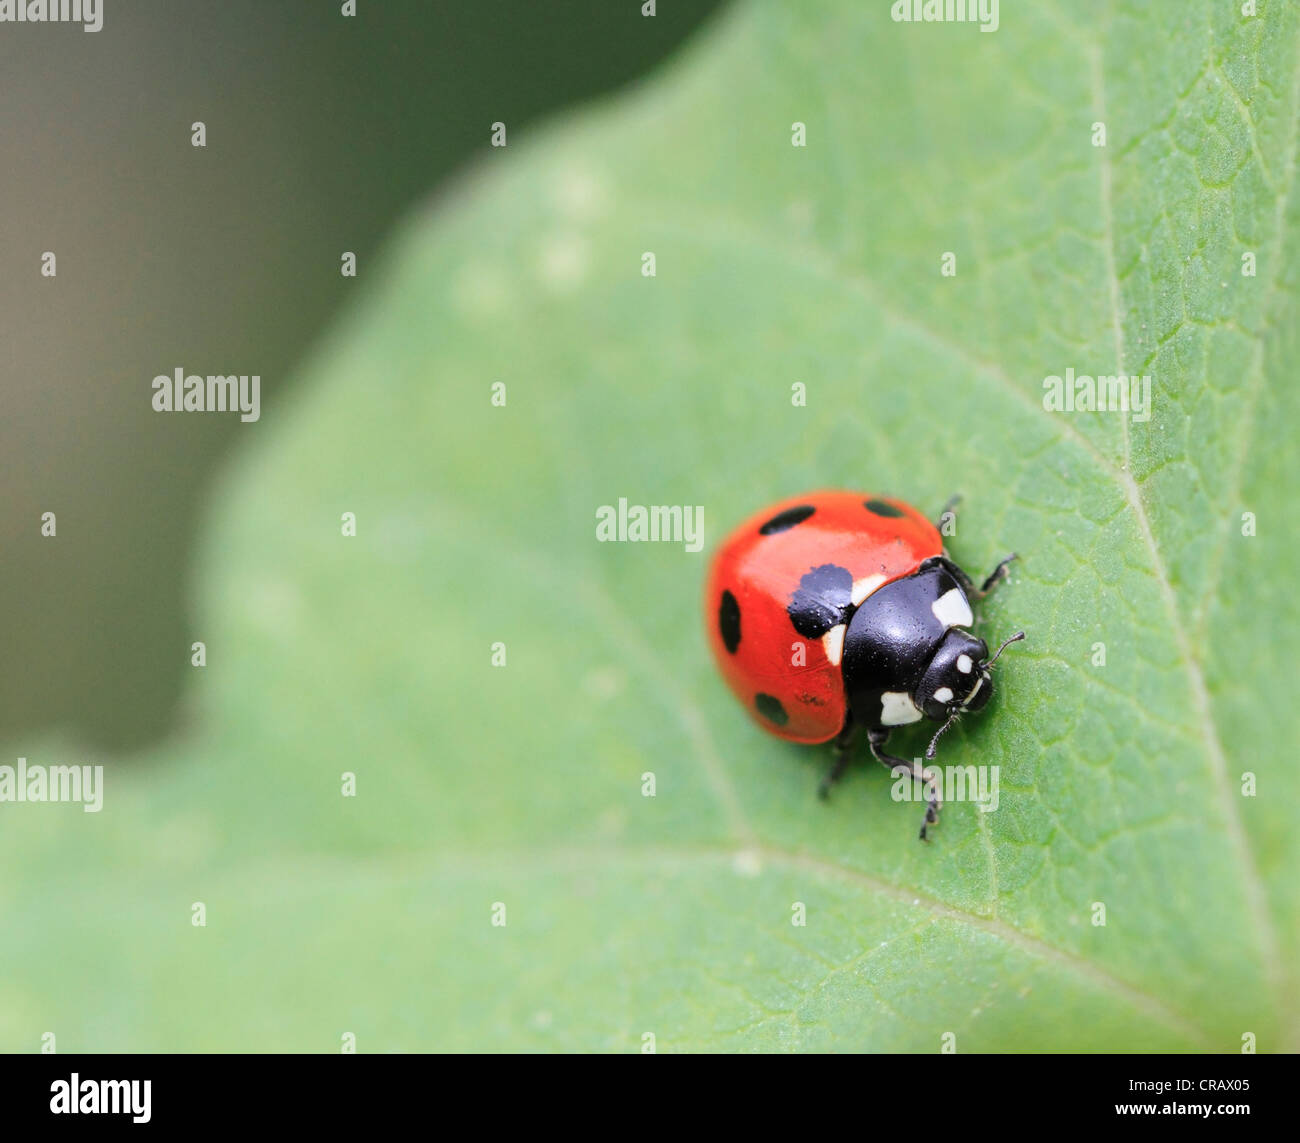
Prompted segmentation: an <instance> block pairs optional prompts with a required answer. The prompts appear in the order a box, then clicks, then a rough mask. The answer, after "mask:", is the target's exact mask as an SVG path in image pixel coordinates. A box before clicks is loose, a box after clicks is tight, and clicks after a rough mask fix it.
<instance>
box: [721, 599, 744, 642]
mask: <svg viewBox="0 0 1300 1143" xmlns="http://www.w3.org/2000/svg"><path fill="white" fill-rule="evenodd" d="M718 632H719V634H721V636H722V642H723V644H724V645H725V646H726V648H727V650H728V651H730V652H731V653H732V654H733V655H734V654H735V653H736V648H737V647H739V646H740V604H739V603H737V602H736V597H735V596H734V595H732V594H731V592H729V591H724V592H723V593H722V603H721V604H719V606H718Z"/></svg>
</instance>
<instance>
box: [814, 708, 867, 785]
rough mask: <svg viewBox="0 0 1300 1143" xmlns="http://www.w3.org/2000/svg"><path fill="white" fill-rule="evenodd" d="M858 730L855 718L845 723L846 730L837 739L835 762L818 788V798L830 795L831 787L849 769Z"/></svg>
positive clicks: (834, 751) (834, 749) (834, 754)
mask: <svg viewBox="0 0 1300 1143" xmlns="http://www.w3.org/2000/svg"><path fill="white" fill-rule="evenodd" d="M857 733H858V728H857V727H856V726H855V725H854V724H853V718H852V716H850V717H849V718H848V719H847V720H846V721H845V723H844V729H843V730H841V731H840V733H839V736H838V737H837V738H836V739H835V745H834V747H833V757H834V759H835V761H834V762H832V763H831V768H830V770H829V771H827V774H826V777H824V778H823V779H822V780H821V785H820V786H818V787H817V796H818V797H819V798H822V799H823V800H824V799H825V798H827V797H828V796H829V795H830V792H831V787H832V786H833V785H835V783H836V782H838V781H839V780H840V779H841V778H842V777H843V776H844V771H845V770H847V769H848V768H849V761H850V760H851V759H852V758H853V739H854V738H855V737H857Z"/></svg>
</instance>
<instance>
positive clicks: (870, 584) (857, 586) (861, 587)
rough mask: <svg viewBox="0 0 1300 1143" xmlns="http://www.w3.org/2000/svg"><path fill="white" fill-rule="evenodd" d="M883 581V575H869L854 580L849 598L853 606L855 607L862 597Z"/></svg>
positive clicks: (864, 597)
mask: <svg viewBox="0 0 1300 1143" xmlns="http://www.w3.org/2000/svg"><path fill="white" fill-rule="evenodd" d="M884 582H885V577H884V576H883V575H869V576H867V577H866V578H865V579H860V580H855V581H854V584H853V591H852V592H851V593H850V596H849V598H850V599H852V600H853V606H854V607H857V606H858V604H860V603H861V602H862V601H863V600H864V599H866V598H867V596H869V595H870V594H871V593H872V592H873V591H875V590H876V588H878V587H879V586H880V585H881V584H882V583H884Z"/></svg>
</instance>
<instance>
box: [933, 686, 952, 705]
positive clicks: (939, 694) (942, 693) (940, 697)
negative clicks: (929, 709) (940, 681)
mask: <svg viewBox="0 0 1300 1143" xmlns="http://www.w3.org/2000/svg"><path fill="white" fill-rule="evenodd" d="M934 701H935V702H943V703H949V702H952V691H951V690H950V689H949V688H948V687H940V688H939V689H938V690H937V691H935V692H934Z"/></svg>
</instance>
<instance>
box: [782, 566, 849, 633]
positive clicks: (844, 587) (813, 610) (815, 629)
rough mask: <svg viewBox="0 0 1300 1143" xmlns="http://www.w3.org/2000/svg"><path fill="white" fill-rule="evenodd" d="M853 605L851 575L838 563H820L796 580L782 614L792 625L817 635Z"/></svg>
mask: <svg viewBox="0 0 1300 1143" xmlns="http://www.w3.org/2000/svg"><path fill="white" fill-rule="evenodd" d="M852 606H853V576H852V575H851V574H850V573H849V569H848V568H842V567H840V566H839V565H838V564H822V566H821V567H818V568H813V569H812V571H810V572H808V573H806V574H805V575H804V577H803V578H802V579H801V580H800V581H799V589H798V590H797V591H796V592H795V593H794V594H793V595H792V596H791V597H790V603H789V605H788V606H787V607H786V609H785V610H786V614H788V615H789V616H790V622H791V623H793V624H794V629H795V630H796V631H798V632H799V634H800V635H803V636H805V637H807V638H809V639H820V638H821V637H822V636H823V635H825V634H826V632H827V631H829V630H830V629H831V628H832V627H838V626H839V625H840V624H841V623H844V622H845V621H846V620H847V619H848V617H849V609H850V608H851V607H852Z"/></svg>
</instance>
